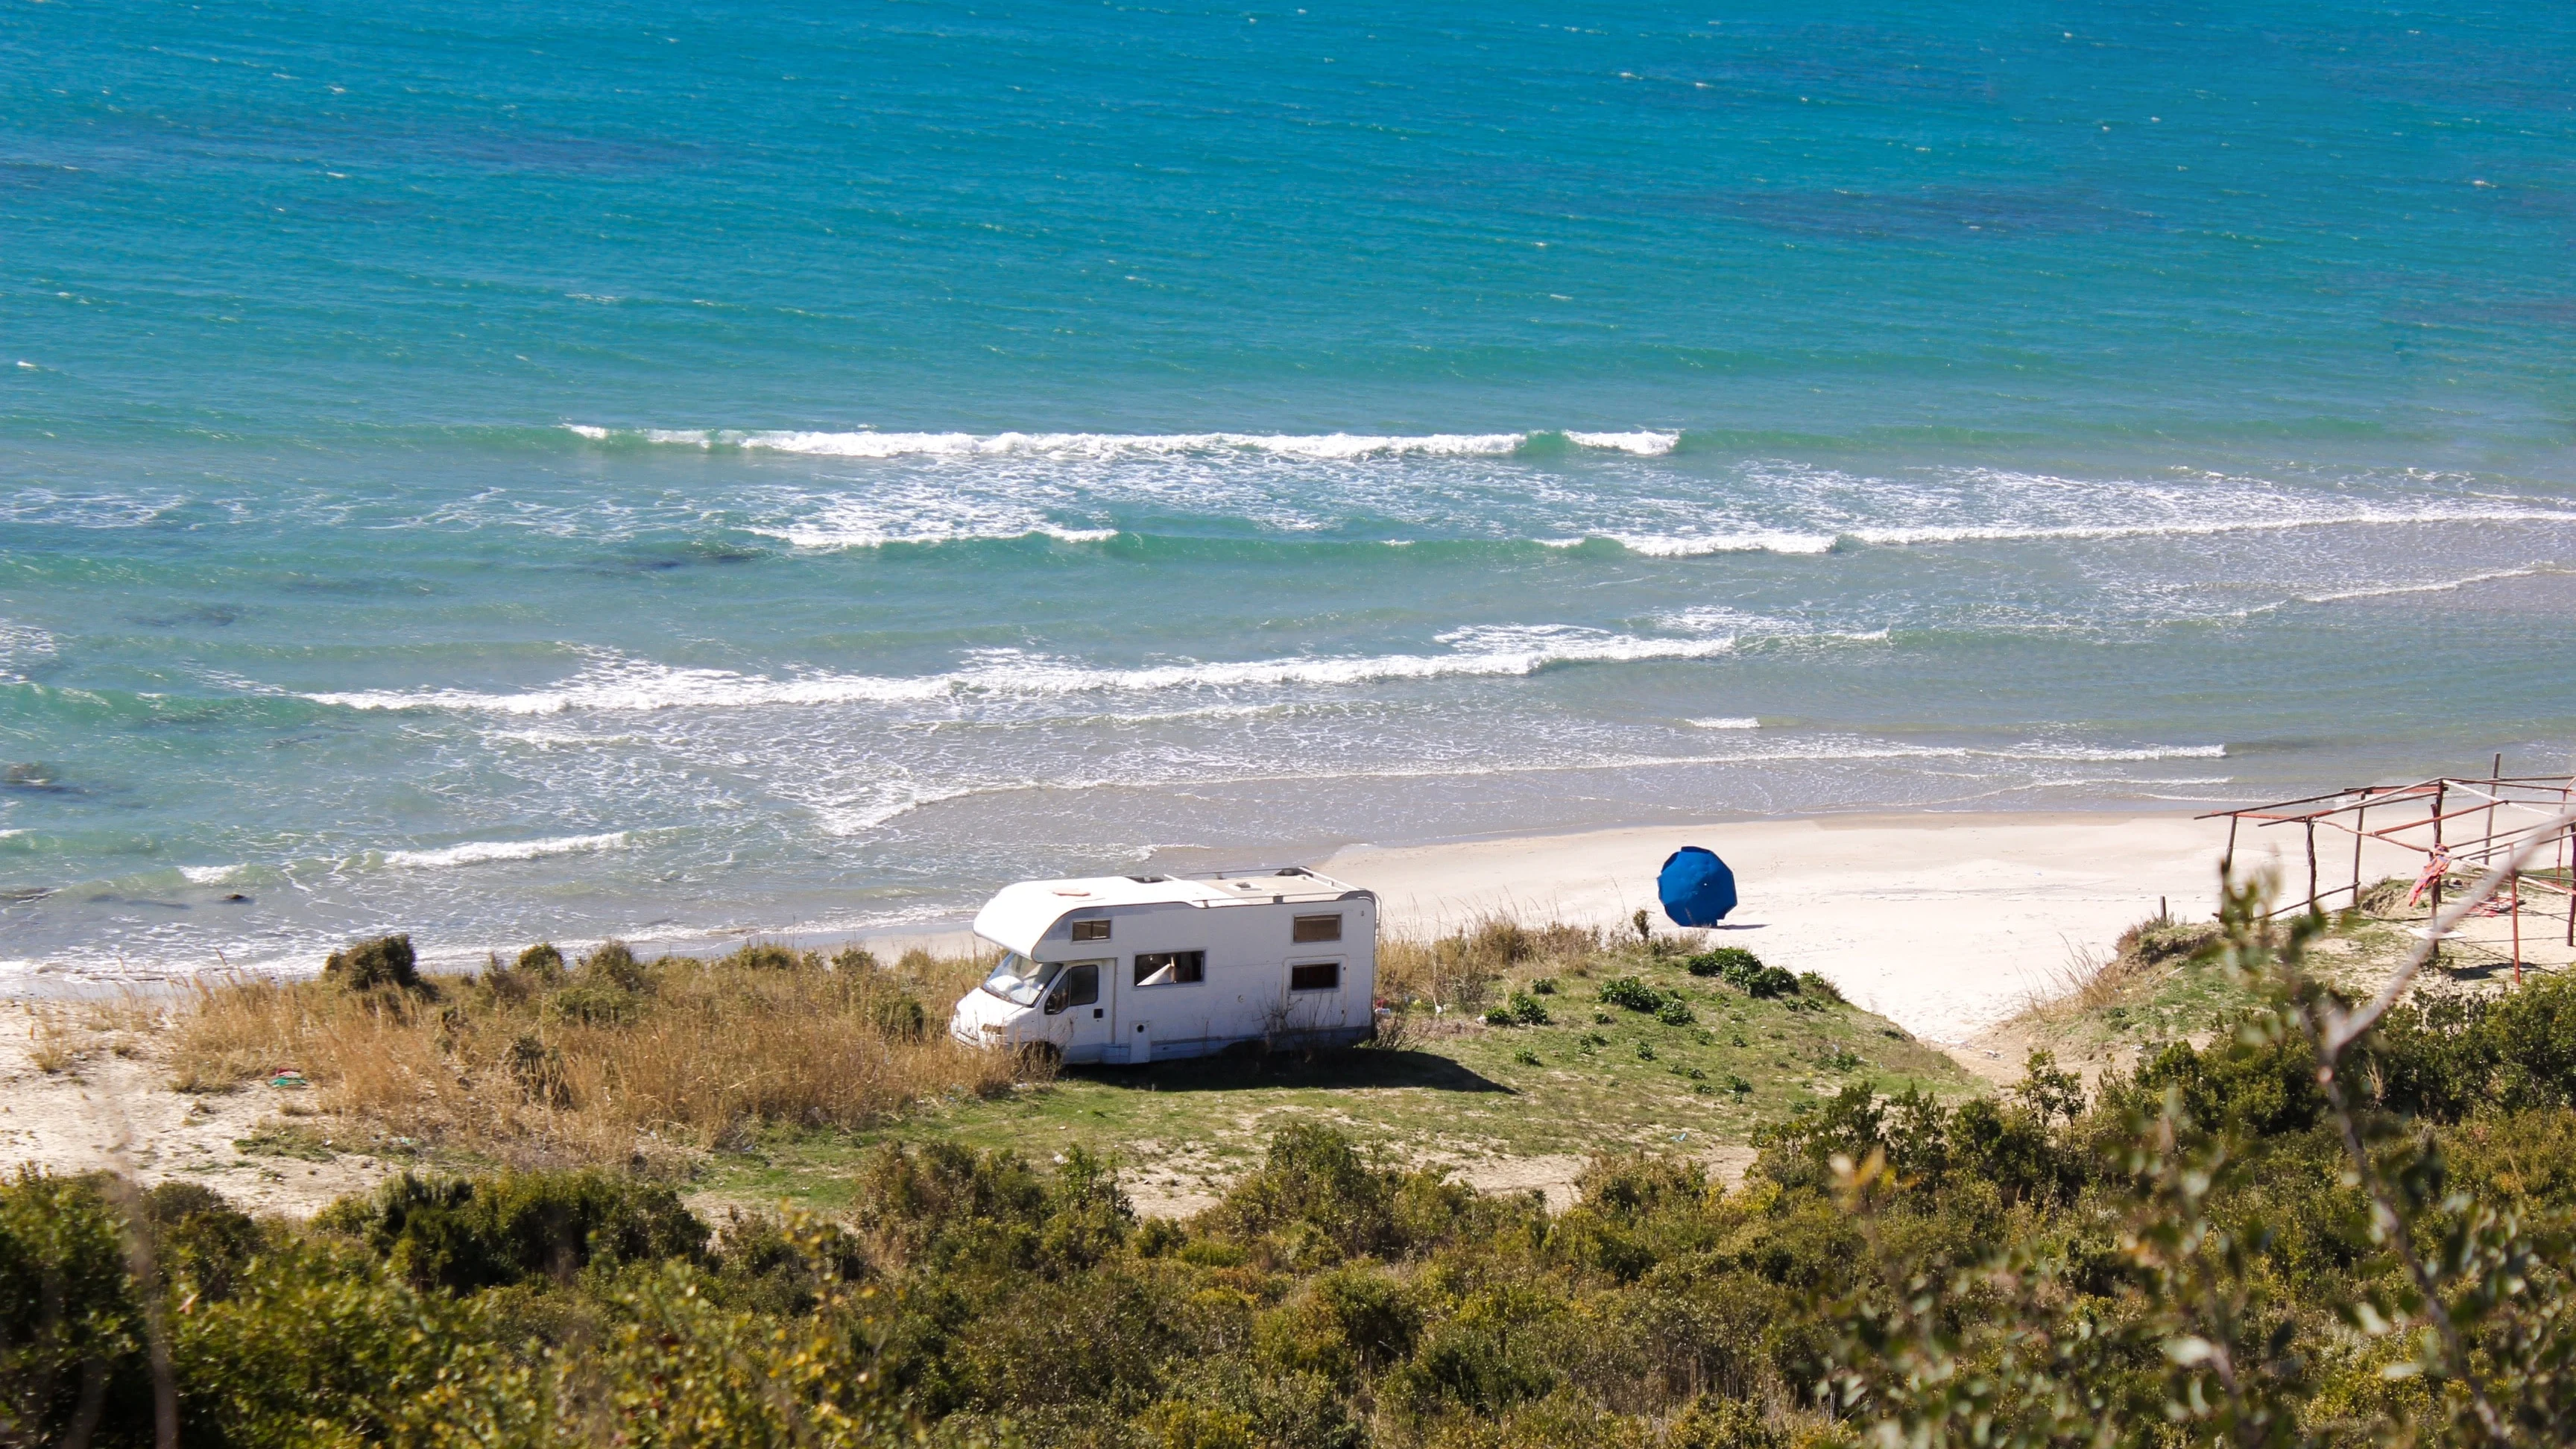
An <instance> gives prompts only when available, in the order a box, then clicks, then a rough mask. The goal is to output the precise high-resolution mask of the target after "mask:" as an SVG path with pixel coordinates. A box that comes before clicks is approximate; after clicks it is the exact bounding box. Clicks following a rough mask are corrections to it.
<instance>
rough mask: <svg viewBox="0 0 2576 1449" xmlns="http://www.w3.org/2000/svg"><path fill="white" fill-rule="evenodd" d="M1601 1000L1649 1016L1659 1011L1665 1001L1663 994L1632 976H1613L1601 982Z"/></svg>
mask: <svg viewBox="0 0 2576 1449" xmlns="http://www.w3.org/2000/svg"><path fill="white" fill-rule="evenodd" d="M1601 999H1602V1000H1603V1001H1605V1002H1608V1003H1609V1004H1610V1005H1612V1006H1618V1007H1625V1008H1626V1009H1628V1010H1630V1011H1642V1012H1645V1013H1647V1014H1648V1015H1650V1016H1651V1015H1653V1014H1654V1013H1655V1012H1658V1011H1661V1010H1662V1009H1663V1006H1664V1002H1665V1000H1666V998H1665V996H1664V993H1662V992H1660V991H1657V990H1656V989H1655V988H1653V987H1651V986H1648V985H1647V984H1646V983H1645V982H1643V981H1640V980H1638V979H1637V978H1636V977H1634V976H1613V977H1611V978H1610V979H1609V980H1607V981H1604V982H1602V983H1601Z"/></svg>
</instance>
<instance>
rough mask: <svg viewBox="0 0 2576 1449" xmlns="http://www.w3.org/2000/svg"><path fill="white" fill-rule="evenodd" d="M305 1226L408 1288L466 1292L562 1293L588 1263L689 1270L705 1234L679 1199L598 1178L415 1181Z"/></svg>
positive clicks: (407, 1179) (535, 1175)
mask: <svg viewBox="0 0 2576 1449" xmlns="http://www.w3.org/2000/svg"><path fill="white" fill-rule="evenodd" d="M314 1225H315V1226H316V1227H318V1228H321V1229H323V1230H324V1231H328V1232H339V1233H345V1234H348V1235H350V1236H352V1237H355V1238H358V1239H360V1240H362V1241H364V1242H365V1243H366V1244H367V1245H368V1246H369V1247H370V1248H372V1249H374V1250H375V1252H376V1253H377V1254H378V1255H380V1256H381V1257H383V1258H384V1259H385V1261H386V1262H387V1263H389V1264H391V1265H392V1267H393V1268H394V1270H395V1271H396V1272H398V1273H400V1274H401V1275H402V1276H403V1277H405V1278H407V1279H409V1280H410V1281H411V1282H412V1283H414V1284H416V1285H418V1286H420V1287H424V1288H430V1287H435V1288H444V1289H447V1290H448V1291H450V1292H470V1291H472V1290H475V1289H478V1288H489V1287H494V1286H497V1285H500V1284H505V1283H516V1282H518V1281H520V1280H522V1279H525V1278H531V1277H536V1276H540V1275H542V1276H544V1277H548V1278H552V1279H553V1280H554V1281H556V1282H558V1283H569V1282H571V1281H573V1279H574V1278H575V1277H576V1276H577V1275H579V1274H580V1273H581V1272H582V1270H583V1269H585V1268H587V1267H589V1266H591V1265H592V1264H593V1263H595V1262H598V1263H609V1264H613V1263H618V1262H636V1261H659V1260H663V1259H670V1258H678V1259H684V1260H690V1261H695V1260H696V1259H698V1258H699V1257H700V1256H701V1255H702V1253H703V1252H704V1249H705V1247H706V1241H707V1226H706V1224H705V1223H703V1222H700V1221H699V1220H698V1218H697V1216H696V1215H695V1214H693V1213H691V1212H690V1211H689V1210H688V1209H687V1208H686V1207H684V1206H682V1205H681V1202H680V1197H679V1194H678V1193H676V1192H674V1191H672V1190H671V1189H670V1188H668V1187H664V1186H661V1185H659V1184H654V1183H644V1182H637V1181H634V1180H632V1179H629V1178H624V1177H619V1176H616V1175H614V1174H611V1173H607V1172H602V1171H599V1170H597V1169H589V1170H585V1171H580V1172H524V1173H507V1174H504V1175H502V1176H499V1177H492V1178H482V1179H475V1180H468V1179H464V1178H433V1177H421V1176H417V1175H415V1174H413V1173H408V1172H406V1173H404V1174H402V1175H401V1176H399V1177H395V1178H392V1179H390V1180H388V1181H387V1182H386V1183H385V1184H384V1185H383V1186H382V1187H380V1188H378V1189H377V1190H376V1192H375V1193H374V1194H373V1195H372V1196H371V1197H365V1198H344V1199H342V1200H341V1201H339V1202H337V1203H334V1204H333V1205H332V1206H331V1207H329V1208H327V1209H325V1210H324V1211H323V1212H322V1213H321V1214H320V1215H319V1216H317V1217H316V1218H315V1219H314Z"/></svg>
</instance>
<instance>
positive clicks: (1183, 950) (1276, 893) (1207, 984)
mask: <svg viewBox="0 0 2576 1449" xmlns="http://www.w3.org/2000/svg"><path fill="white" fill-rule="evenodd" d="M975 934H976V935H977V936H978V937H981V938H982V939H983V940H984V941H986V942H987V943H989V944H991V945H993V946H996V947H999V948H1000V949H1001V951H1002V953H1003V955H1002V961H1001V964H1000V965H998V966H996V967H994V968H993V974H992V975H991V976H990V977H988V978H986V980H985V982H984V984H983V985H982V986H979V987H977V988H976V989H975V990H973V991H970V992H968V993H966V995H965V996H964V997H963V998H961V999H960V1000H959V1001H958V1003H957V1009H956V1011H955V1012H954V1013H952V1014H951V1015H950V1017H949V1019H948V1034H949V1035H950V1036H953V1037H955V1038H956V1039H957V1040H959V1041H961V1042H964V1043H966V1044H968V1045H970V1046H979V1047H994V1048H1013V1047H1041V1046H1043V1047H1049V1048H1052V1049H1053V1050H1055V1051H1058V1052H1061V1053H1063V1059H1064V1060H1065V1061H1068V1062H1112V1063H1127V1064H1135V1063H1142V1062H1149V1061H1153V1060H1156V1059H1157V1058H1162V1057H1195V1056H1205V1055H1207V1054H1209V1053H1211V1052H1218V1051H1223V1050H1224V1049H1225V1048H1227V1047H1229V1046H1233V1045H1235V1044H1236V1043H1238V1042H1251V1041H1266V1042H1269V1043H1271V1044H1273V1045H1281V1044H1288V1045H1301V1046H1345V1045H1348V1044H1350V1043H1353V1042H1359V1041H1365V1040H1367V1039H1368V1038H1369V1037H1370V1036H1371V1035H1373V1034H1374V1033H1375V1031H1376V1029H1377V1027H1376V1016H1375V1013H1374V1006H1375V1001H1374V995H1375V992H1376V989H1377V897H1376V896H1374V895H1371V894H1370V893H1369V892H1367V891H1364V890H1357V889H1354V888H1353V887H1351V886H1347V885H1344V884H1343V883H1342V882H1340V881H1337V880H1331V879H1328V878H1326V877H1324V876H1320V875H1317V874H1315V873H1314V872H1313V871H1310V870H1302V869H1299V868H1298V867H1295V866H1290V867H1287V868H1286V869H1280V870H1244V871H1218V872H1215V873H1213V874H1209V875H1193V876H1162V875H1134V876H1128V875H1121V876H1103V877H1099V878H1096V879H1089V880H1031V881H1021V882H1020V883H1019V884H1017V885H1012V886H1006V887H1004V888H1003V890H1002V893H1001V894H999V895H997V896H995V897H993V899H992V900H990V901H988V902H986V903H985V905H984V909H982V910H980V911H978V912H976V913H975Z"/></svg>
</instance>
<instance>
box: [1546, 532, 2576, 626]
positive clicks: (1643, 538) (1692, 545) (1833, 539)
mask: <svg viewBox="0 0 2576 1449" xmlns="http://www.w3.org/2000/svg"><path fill="white" fill-rule="evenodd" d="M2460 523H2576V512H2571V511H2561V510H2552V509H2545V508H2468V509H2439V508H2432V509H2421V510H2410V511H2404V512H2400V511H2394V510H2387V509H2378V510H2366V511H2362V512H2355V513H2332V514H2317V515H2314V516H2310V517H2294V518H2214V519H2200V520H2188V521H2187V520H2180V519H2177V520H2172V521H2167V522H2159V523H2103V524H2083V523H2073V524H2042V525H2031V526H2014V525H2009V524H1996V525H1991V526H1959V527H1918V528H1851V529H1846V530H1843V531H1841V532H1839V533H1806V532H1800V531H1797V530H1794V529H1753V530H1743V531H1736V532H1728V533H1707V534H1635V533H1601V534H1589V535H1586V536H1584V537H1581V538H1544V539H1539V540H1537V541H1538V542H1539V543H1542V544H1545V545H1546V546H1548V547H1550V548H1574V547H1577V546H1579V545H1581V544H1584V543H1588V542H1590V541H1592V540H1593V539H1595V538H1599V539H1602V540H1605V541H1607V542H1610V543H1615V544H1617V545H1619V546H1620V547H1621V548H1624V549H1626V550H1627V551H1629V552H1630V553H1634V554H1641V555H1644V556H1646V557H1650V558H1696V557H1700V556H1703V555H1707V554H1720V553H1773V554H1822V553H1831V552H1833V550H1834V548H1835V546H1836V545H1837V544H1840V543H1843V542H1845V541H1849V542H1851V543H1856V544H1869V545H1873V546H1876V547H1880V548H1915V547H1922V546H1926V545H1934V544H1945V543H1988V542H2000V543H2024V542H2047V541H2050V540H2068V541H2081V540H2099V539H2121V538H2208V537H2214V536H2217V535H2221V534H2231V533H2279V532H2286V531H2288V530H2292V529H2308V528H2389V527H2398V526H2403V525H2407V524H2424V525H2441V524H2460ZM2519 572H2525V571H2520V570H2517V571H2513V572H2509V573H2499V574H2494V575H2481V576H2479V578H2478V579H2476V580H2469V581H2468V582H2482V581H2483V580H2484V579H2486V578H2488V577H2494V578H2509V577H2513V576H2515V573H2519ZM2387 592H2408V591H2407V590H2390V591H2387ZM2346 597H2360V595H2359V594H2353V595H2343V594H2333V595H2327V596H2325V597H2324V598H2306V599H2304V600H2303V602H2308V603H2322V602H2326V601H2327V600H2328V599H2339V598H2346Z"/></svg>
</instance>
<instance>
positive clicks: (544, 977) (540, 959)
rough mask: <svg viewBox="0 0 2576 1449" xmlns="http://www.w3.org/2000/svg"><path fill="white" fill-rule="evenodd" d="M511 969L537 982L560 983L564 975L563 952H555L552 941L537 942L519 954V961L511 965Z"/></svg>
mask: <svg viewBox="0 0 2576 1449" xmlns="http://www.w3.org/2000/svg"><path fill="white" fill-rule="evenodd" d="M511 969H512V970H514V971H517V972H519V973H521V974H522V975H525V976H528V977H530V978H532V979H534V980H537V981H543V982H548V983H552V982H556V981H561V980H562V979H563V974H564V956H563V952H561V951H559V950H557V949H556V948H555V944H554V943H553V942H552V941H539V942H538V943H537V944H535V945H533V946H530V947H529V948H528V949H526V950H524V951H522V952H520V953H519V959H518V960H517V962H515V963H513V965H512V966H511Z"/></svg>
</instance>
